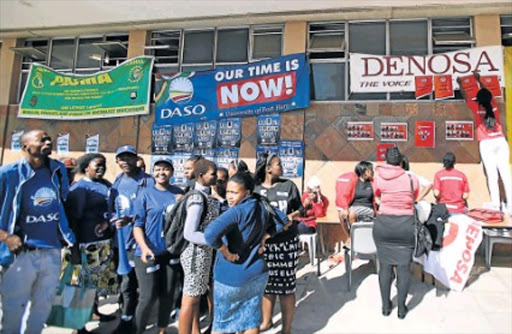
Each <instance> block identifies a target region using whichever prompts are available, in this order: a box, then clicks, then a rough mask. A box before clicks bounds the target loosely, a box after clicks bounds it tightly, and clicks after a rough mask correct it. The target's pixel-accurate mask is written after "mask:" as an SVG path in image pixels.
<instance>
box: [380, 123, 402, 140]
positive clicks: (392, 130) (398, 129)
mask: <svg viewBox="0 0 512 334" xmlns="http://www.w3.org/2000/svg"><path fill="white" fill-rule="evenodd" d="M407 134H408V132H407V123H405V122H394V123H392V122H388V123H380V139H381V140H382V141H407V139H408V138H407Z"/></svg>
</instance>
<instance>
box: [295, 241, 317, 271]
mask: <svg viewBox="0 0 512 334" xmlns="http://www.w3.org/2000/svg"><path fill="white" fill-rule="evenodd" d="M316 238H317V234H316V233H313V234H299V242H300V243H301V245H303V244H307V245H308V255H309V263H311V265H312V266H314V265H315V256H316Z"/></svg>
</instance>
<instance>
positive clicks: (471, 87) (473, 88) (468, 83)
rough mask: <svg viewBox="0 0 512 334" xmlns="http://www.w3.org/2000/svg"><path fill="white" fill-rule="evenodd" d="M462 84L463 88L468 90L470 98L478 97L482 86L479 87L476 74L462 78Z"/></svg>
mask: <svg viewBox="0 0 512 334" xmlns="http://www.w3.org/2000/svg"><path fill="white" fill-rule="evenodd" d="M460 84H461V86H462V88H464V90H465V91H466V94H467V96H468V98H469V99H472V100H474V99H475V98H476V93H478V90H479V89H480V87H478V82H477V81H476V79H475V76H474V75H468V76H465V77H461V78H460Z"/></svg>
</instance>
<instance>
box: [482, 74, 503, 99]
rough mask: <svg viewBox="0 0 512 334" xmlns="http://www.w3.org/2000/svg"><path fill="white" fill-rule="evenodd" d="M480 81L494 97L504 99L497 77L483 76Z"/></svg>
mask: <svg viewBox="0 0 512 334" xmlns="http://www.w3.org/2000/svg"><path fill="white" fill-rule="evenodd" d="M480 81H481V82H482V84H483V85H484V86H485V88H487V89H488V90H489V91H490V92H491V93H492V96H494V97H502V96H503V95H502V93H501V87H500V80H499V79H498V76H497V75H482V76H481V77H480Z"/></svg>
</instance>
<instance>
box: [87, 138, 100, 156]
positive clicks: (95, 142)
mask: <svg viewBox="0 0 512 334" xmlns="http://www.w3.org/2000/svg"><path fill="white" fill-rule="evenodd" d="M99 151H100V135H99V134H97V135H87V137H86V138H85V153H98V152H99Z"/></svg>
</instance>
